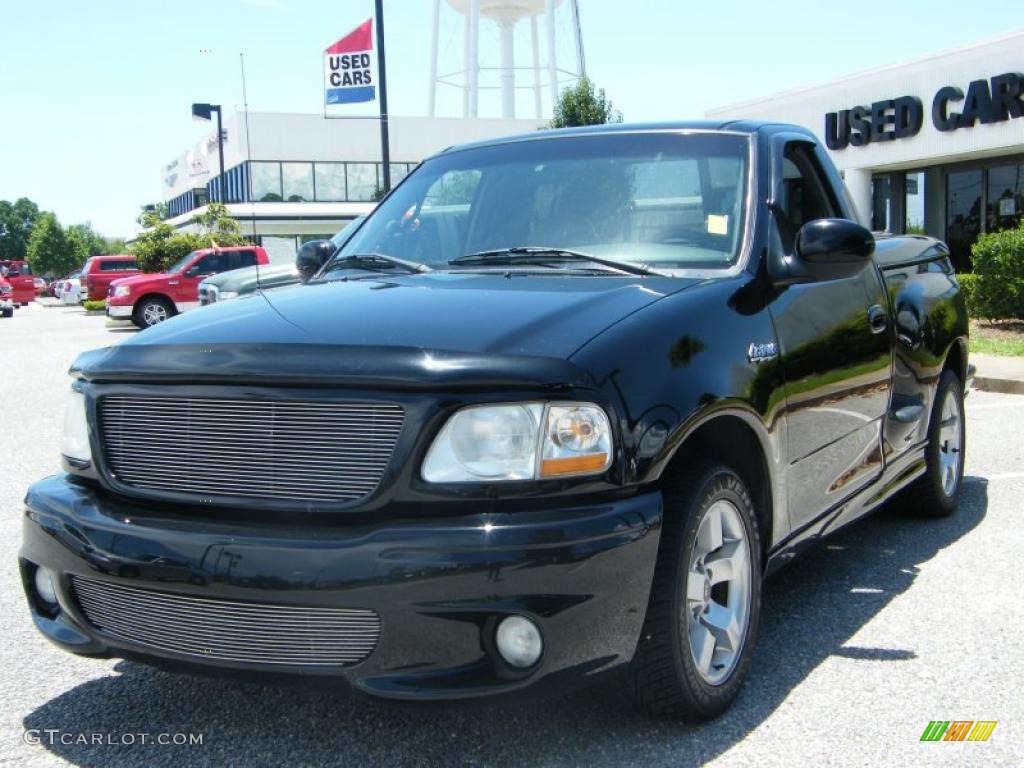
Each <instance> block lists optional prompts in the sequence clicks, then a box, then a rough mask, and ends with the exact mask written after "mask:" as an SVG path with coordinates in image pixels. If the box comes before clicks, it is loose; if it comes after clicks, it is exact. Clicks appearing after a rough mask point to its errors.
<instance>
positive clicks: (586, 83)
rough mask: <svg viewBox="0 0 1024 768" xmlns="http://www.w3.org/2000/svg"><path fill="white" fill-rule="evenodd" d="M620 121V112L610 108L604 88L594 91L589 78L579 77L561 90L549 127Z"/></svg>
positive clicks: (610, 104)
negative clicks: (575, 81)
mask: <svg viewBox="0 0 1024 768" xmlns="http://www.w3.org/2000/svg"><path fill="white" fill-rule="evenodd" d="M621 122H622V113H621V112H619V111H617V110H613V109H612V103H611V101H610V100H609V99H608V98H607V97H606V96H605V94H604V88H601V89H600V90H596V91H595V89H594V84H593V83H592V82H591V81H590V79H589V78H587V77H581V78H580V79H579V81H578V82H577V83H576V85H574V86H573V87H571V88H566V89H565V90H564V91H562V95H561V96H560V97H559V99H558V104H557V105H555V114H554V116H553V117H552V118H551V122H550V123H549V127H550V128H569V127H572V126H577V125H603V124H604V123H621Z"/></svg>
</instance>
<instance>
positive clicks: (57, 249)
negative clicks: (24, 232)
mask: <svg viewBox="0 0 1024 768" xmlns="http://www.w3.org/2000/svg"><path fill="white" fill-rule="evenodd" d="M27 251H28V252H27V254H26V255H27V256H28V262H29V264H31V265H32V271H33V272H35V273H36V274H37V275H44V274H53V275H63V274H66V273H68V272H70V271H71V270H73V269H76V268H77V267H80V266H82V261H83V260H82V259H81V258H80V254H79V253H78V252H76V251H75V250H74V249H73V248H72V247H71V244H70V243H69V242H68V238H67V235H66V234H65V233H64V229H63V228H62V227H61V225H60V222H59V221H57V217H56V216H54V215H53V214H52V213H49V212H47V213H42V214H40V215H39V218H38V219H37V220H36V223H35V226H34V227H32V236H31V237H30V238H29V241H28V248H27Z"/></svg>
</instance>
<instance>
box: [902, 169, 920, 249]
mask: <svg viewBox="0 0 1024 768" xmlns="http://www.w3.org/2000/svg"><path fill="white" fill-rule="evenodd" d="M924 187H925V180H924V171H915V172H912V173H907V174H906V176H905V177H904V181H903V216H904V224H903V231H904V233H905V234H908V235H923V234H925V229H924V221H925V205H924Z"/></svg>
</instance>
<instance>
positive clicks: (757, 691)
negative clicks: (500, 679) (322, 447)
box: [0, 305, 1024, 767]
mask: <svg viewBox="0 0 1024 768" xmlns="http://www.w3.org/2000/svg"><path fill="white" fill-rule="evenodd" d="M129 333H131V331H117V332H112V331H108V330H107V329H106V328H105V327H104V318H102V317H87V316H84V315H83V313H82V312H81V311H80V310H78V309H76V308H68V307H54V308H44V307H41V306H38V305H33V306H30V307H28V308H24V309H19V310H18V311H17V312H16V315H15V317H14V318H13V319H12V320H0V355H2V359H3V360H4V363H5V365H4V371H3V373H2V374H0V394H2V400H3V404H4V405H3V409H2V411H0V412H2V417H0V418H2V420H0V424H2V425H3V428H2V429H0V439H2V443H0V446H2V447H0V456H2V457H3V462H2V466H3V474H2V476H0V501H2V506H0V509H2V510H3V513H2V516H0V617H2V618H0V621H2V623H3V643H2V647H0V669H2V673H0V729H2V730H0V764H10V765H67V764H71V765H79V766H97V767H98V766H111V765H140V766H141V765H147V766H151V765H174V766H185V765H244V766H251V765H282V764H288V765H294V766H299V765H327V764H331V765H345V766H363V765H365V766H384V765H445V766H454V765H522V766H534V765H539V766H548V765H573V766H575V765H589V766H604V765H615V766H618V765H641V764H642V765H648V766H652V765H666V766H668V765H672V766H685V765H695V764H702V763H711V764H714V765H736V766H748V765H761V766H764V765H787V766H793V765H813V766H817V765H870V766H878V765H899V766H907V765H1024V703H1022V701H1024V700H1022V696H1021V690H1022V689H1024V639H1022V631H1024V599H1022V597H1021V590H1020V585H1021V583H1022V582H1024V577H1022V572H1021V560H1022V557H1024V526H1022V520H1021V503H1020V500H1021V498H1024V441H1022V439H1021V435H1022V434H1024V396H1015V395H999V394H989V393H986V392H974V393H972V394H971V396H970V397H969V398H968V407H967V412H968V460H967V478H966V484H965V487H964V495H963V500H962V503H961V507H960V509H959V510H958V512H957V514H956V515H954V516H953V517H952V518H949V519H946V520H940V521H928V520H920V519H914V518H907V517H904V516H902V515H900V514H899V513H898V510H894V509H886V510H882V511H880V512H879V513H877V514H875V515H873V516H872V517H870V518H869V519H867V520H865V521H862V522H860V523H859V524H857V525H855V526H853V527H852V528H849V529H847V530H845V531H843V532H841V533H840V534H839V535H837V536H836V537H834V538H833V539H832V540H831V541H830V542H829V543H828V544H827V545H826V546H824V547H821V548H819V549H817V550H815V551H814V552H812V553H810V554H808V555H807V556H805V557H803V558H802V559H801V560H799V561H797V562H795V563H794V564H793V565H791V566H789V567H788V568H787V569H786V570H784V571H782V572H781V573H780V574H778V575H777V576H776V577H775V578H773V579H772V580H771V581H770V582H769V583H768V585H767V587H766V591H765V605H764V611H763V625H762V630H761V637H760V640H759V644H758V651H757V654H756V658H755V661H754V668H753V674H752V677H751V679H750V681H749V684H748V685H747V687H746V689H745V690H744V692H743V693H742V694H741V696H740V698H739V700H738V701H737V703H736V705H735V707H734V708H733V709H732V710H731V711H730V712H729V713H728V714H727V715H726V716H724V717H722V718H720V719H719V720H717V721H715V722H712V723H709V724H706V725H702V726H689V725H683V724H677V723H672V722H663V721H651V720H647V719H644V718H643V717H641V716H639V715H638V714H636V713H635V712H633V711H632V710H631V709H630V706H629V703H628V702H627V701H626V700H625V699H624V697H623V696H621V695H620V692H619V691H618V690H617V689H616V687H615V685H614V684H611V683H609V684H606V685H604V686H603V687H600V688H596V689H592V690H588V691H582V692H576V693H570V694H567V695H565V696H563V697H561V698H557V699H548V700H541V701H532V702H507V701H506V702H500V701H495V702H484V703H481V702H476V703H474V704H472V705H471V706H466V705H430V706H424V705H406V704H394V703H388V702H381V701H375V700H372V699H367V698H364V697H361V696H358V695H356V694H354V693H351V692H349V691H345V690H339V691H325V690H322V689H316V690H313V689H303V688H301V687H294V688H292V687H289V688H279V687H266V686H261V685H256V684H251V683H244V682H236V681H227V680H221V679H212V678H211V679H208V678H192V677H182V676H175V675H172V674H168V673H165V672H161V671H157V670H154V669H151V668H148V667H146V666H143V665H141V664H138V663H135V662H127V661H90V660H85V659H78V658H75V657H71V656H69V655H67V654H64V653H63V652H60V651H58V650H57V649H56V648H54V647H52V646H51V645H49V644H48V643H47V642H46V641H45V640H43V638H42V637H41V636H40V635H38V634H37V632H36V630H35V628H34V627H33V626H32V623H31V621H30V619H29V616H28V613H27V611H26V610H25V608H24V605H23V597H22V592H21V586H20V577H19V575H18V571H17V566H16V563H17V552H18V548H19V545H20V539H21V511H22V510H21V499H22V496H23V494H24V491H25V488H26V486H27V485H28V484H29V483H30V482H31V481H33V480H35V479H37V478H39V477H42V476H44V475H46V474H48V473H51V472H55V471H57V469H58V466H59V463H58V453H57V451H58V445H59V439H60V432H61V420H62V414H63V402H64V395H65V393H66V391H67V388H68V381H69V380H68V378H67V376H66V370H67V367H68V364H69V363H70V362H71V360H72V359H73V357H74V356H75V354H76V353H77V352H79V351H81V350H84V349H88V348H92V347H96V346H103V345H107V344H111V343H116V342H118V341H120V340H122V339H124V338H125V336H126V334H129ZM930 720H996V721H998V725H997V726H996V728H995V730H994V732H993V733H992V736H991V738H990V739H989V741H987V742H984V743H975V742H960V743H956V742H951V743H947V742H938V743H922V742H920V741H919V739H920V737H921V734H922V732H923V731H924V729H925V726H926V725H927V724H928V722H929V721H930ZM47 729H51V730H52V729H56V730H57V731H59V733H53V734H52V736H51V735H50V734H47V732H46V730H47ZM26 731H28V732H29V734H30V736H29V739H26V737H25V733H26ZM142 733H145V734H148V735H149V737H150V739H155V738H156V737H157V735H158V734H199V735H201V739H202V744H191V745H184V746H175V745H158V744H153V743H148V744H142V743H141V740H140V739H139V738H138V736H136V737H135V743H133V744H123V743H114V744H108V743H81V741H82V739H81V738H80V737H79V734H84V735H86V739H85V741H86V742H91V741H93V740H94V737H93V735H94V734H99V735H101V741H102V742H107V741H115V742H117V741H128V739H127V738H126V737H125V736H126V735H131V734H142ZM35 734H38V740H39V741H40V742H41V743H38V744H29V743H27V741H32V740H33V739H32V736H33V735H35ZM51 741H52V743H51ZM62 742H68V743H62Z"/></svg>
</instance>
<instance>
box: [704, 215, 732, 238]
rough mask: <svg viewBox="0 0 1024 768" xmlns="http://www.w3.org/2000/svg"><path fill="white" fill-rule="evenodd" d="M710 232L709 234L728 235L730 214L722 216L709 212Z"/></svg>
mask: <svg viewBox="0 0 1024 768" xmlns="http://www.w3.org/2000/svg"><path fill="white" fill-rule="evenodd" d="M708 234H709V235H728V234H729V215H728V214H722V215H720V216H718V215H715V214H713V213H712V214H708Z"/></svg>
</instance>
